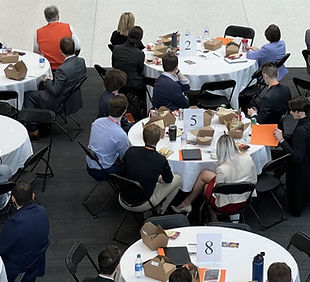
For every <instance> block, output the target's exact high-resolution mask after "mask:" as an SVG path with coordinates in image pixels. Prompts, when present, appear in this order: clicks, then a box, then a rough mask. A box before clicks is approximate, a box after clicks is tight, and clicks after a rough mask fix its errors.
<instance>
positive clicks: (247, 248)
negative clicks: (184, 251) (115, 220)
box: [120, 226, 300, 282]
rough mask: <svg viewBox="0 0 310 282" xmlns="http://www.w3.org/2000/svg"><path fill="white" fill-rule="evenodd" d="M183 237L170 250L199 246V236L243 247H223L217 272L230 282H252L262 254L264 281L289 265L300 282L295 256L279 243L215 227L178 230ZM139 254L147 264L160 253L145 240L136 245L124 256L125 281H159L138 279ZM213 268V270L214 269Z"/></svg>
mask: <svg viewBox="0 0 310 282" xmlns="http://www.w3.org/2000/svg"><path fill="white" fill-rule="evenodd" d="M173 230H175V231H179V232H180V235H179V236H178V237H177V238H176V239H175V240H169V241H168V247H169V246H187V244H188V243H196V238H197V236H196V235H197V234H199V233H204V234H207V233H221V234H222V241H223V242H236V243H239V247H238V248H227V247H226V248H224V247H222V261H221V264H220V265H217V266H213V267H215V268H221V269H226V279H225V281H226V282H240V281H250V280H252V260H253V257H254V256H256V255H257V254H258V253H260V252H265V257H264V279H263V281H266V279H267V270H268V267H269V266H270V264H272V263H273V262H285V263H287V265H289V266H290V268H291V270H292V278H293V281H295V282H299V281H300V278H299V272H298V266H297V263H296V261H295V260H294V258H293V257H292V255H291V254H290V253H289V252H288V251H287V250H286V249H284V248H283V247H282V246H280V245H279V244H277V243H276V242H274V241H272V240H270V239H268V238H265V237H263V236H260V235H257V234H254V233H251V232H247V231H242V230H238V229H231V228H224V227H214V226H212V227H211V226H195V227H194V226H191V227H182V228H175V229H173ZM137 254H141V257H142V260H143V261H146V260H149V259H151V258H153V257H155V256H156V255H157V254H158V253H157V251H151V250H150V249H149V248H148V247H147V246H146V245H144V244H143V242H142V240H138V241H137V242H135V243H134V244H132V245H131V246H130V247H129V248H128V249H127V250H126V251H125V253H124V254H123V256H122V258H121V261H120V268H121V274H122V277H123V278H124V279H125V281H138V280H139V281H156V280H154V279H152V278H149V277H143V278H142V279H141V278H140V279H136V278H135V271H134V263H135V258H136V257H137ZM190 258H191V262H192V263H194V264H196V265H197V266H199V265H198V264H197V262H196V255H191V256H190ZM209 267H211V268H212V265H210V266H209Z"/></svg>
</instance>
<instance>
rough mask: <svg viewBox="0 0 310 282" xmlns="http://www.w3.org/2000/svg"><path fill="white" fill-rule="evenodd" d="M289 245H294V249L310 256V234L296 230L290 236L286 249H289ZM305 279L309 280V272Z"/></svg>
mask: <svg viewBox="0 0 310 282" xmlns="http://www.w3.org/2000/svg"><path fill="white" fill-rule="evenodd" d="M291 246H294V247H295V248H296V249H298V250H299V251H301V252H303V253H305V254H306V255H307V256H308V257H310V236H309V235H308V234H306V233H304V232H302V231H298V232H296V233H295V234H294V235H293V236H292V238H291V240H290V242H289V244H288V246H287V248H286V249H287V250H289V249H290V247H291ZM306 281H310V274H309V275H308V277H307V280H306Z"/></svg>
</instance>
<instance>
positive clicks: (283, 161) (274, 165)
mask: <svg viewBox="0 0 310 282" xmlns="http://www.w3.org/2000/svg"><path fill="white" fill-rule="evenodd" d="M291 156H292V155H291V154H286V155H284V156H282V157H280V158H277V159H275V160H271V161H269V162H268V163H266V164H265V165H264V167H263V170H262V174H264V173H268V172H275V171H277V170H280V169H285V168H286V165H287V162H288V160H289V159H290V158H291Z"/></svg>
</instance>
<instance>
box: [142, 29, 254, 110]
mask: <svg viewBox="0 0 310 282" xmlns="http://www.w3.org/2000/svg"><path fill="white" fill-rule="evenodd" d="M222 40H224V39H222ZM226 40H227V39H226ZM179 41H180V44H179V46H178V48H170V47H167V46H165V45H159V44H156V43H150V44H148V45H147V48H146V49H145V50H144V52H145V58H146V59H145V64H144V73H145V76H147V77H152V78H158V77H159V76H160V74H161V73H162V72H163V66H162V61H161V57H162V56H163V54H164V53H165V52H167V50H169V48H170V50H173V51H175V52H176V54H177V55H178V58H179V60H178V61H179V65H178V68H179V69H180V71H181V72H182V73H183V74H184V75H185V76H186V77H187V78H188V79H189V84H190V89H191V90H200V88H201V86H202V85H203V84H204V83H205V82H213V81H222V80H234V81H236V87H235V90H234V93H233V96H232V99H231V103H230V104H231V106H232V108H234V109H238V106H239V103H238V96H239V93H240V92H241V91H242V90H243V89H244V88H245V87H246V86H247V84H248V83H249V81H250V80H251V76H252V74H253V73H254V72H255V71H256V70H257V69H258V63H257V61H256V60H251V59H246V52H242V49H241V48H239V51H237V53H238V52H239V56H240V58H238V59H236V60H230V59H228V58H227V56H226V54H227V51H226V46H225V45H224V44H223V45H222V44H221V46H220V47H219V48H218V49H216V50H210V49H205V47H204V44H203V42H202V41H201V39H200V38H196V37H195V36H191V35H190V34H189V35H187V36H186V34H185V36H184V39H182V36H181V39H180V40H179ZM183 42H187V43H183ZM188 42H189V43H188ZM225 43H226V42H225ZM161 44H162V43H161ZM165 44H166V42H165ZM168 44H169V41H168ZM184 44H187V45H188V44H189V45H190V47H187V46H186V47H185V48H182V47H183V45H184ZM161 48H163V49H161ZM216 48H217V47H216ZM178 49H180V51H178ZM182 49H185V50H182ZM211 49H214V48H212V47H211ZM151 91H152V90H151V89H149V92H151ZM221 94H222V95H225V96H227V98H229V96H228V95H229V94H230V93H229V92H228V91H222V93H221Z"/></svg>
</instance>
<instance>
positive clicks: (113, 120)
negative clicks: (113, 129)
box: [108, 117, 119, 126]
mask: <svg viewBox="0 0 310 282" xmlns="http://www.w3.org/2000/svg"><path fill="white" fill-rule="evenodd" d="M108 118H109V120H111V121H112V122H114V123H116V124H117V125H118V126H119V123H118V122H117V121H116V120H115V119H113V118H111V117H108Z"/></svg>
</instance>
